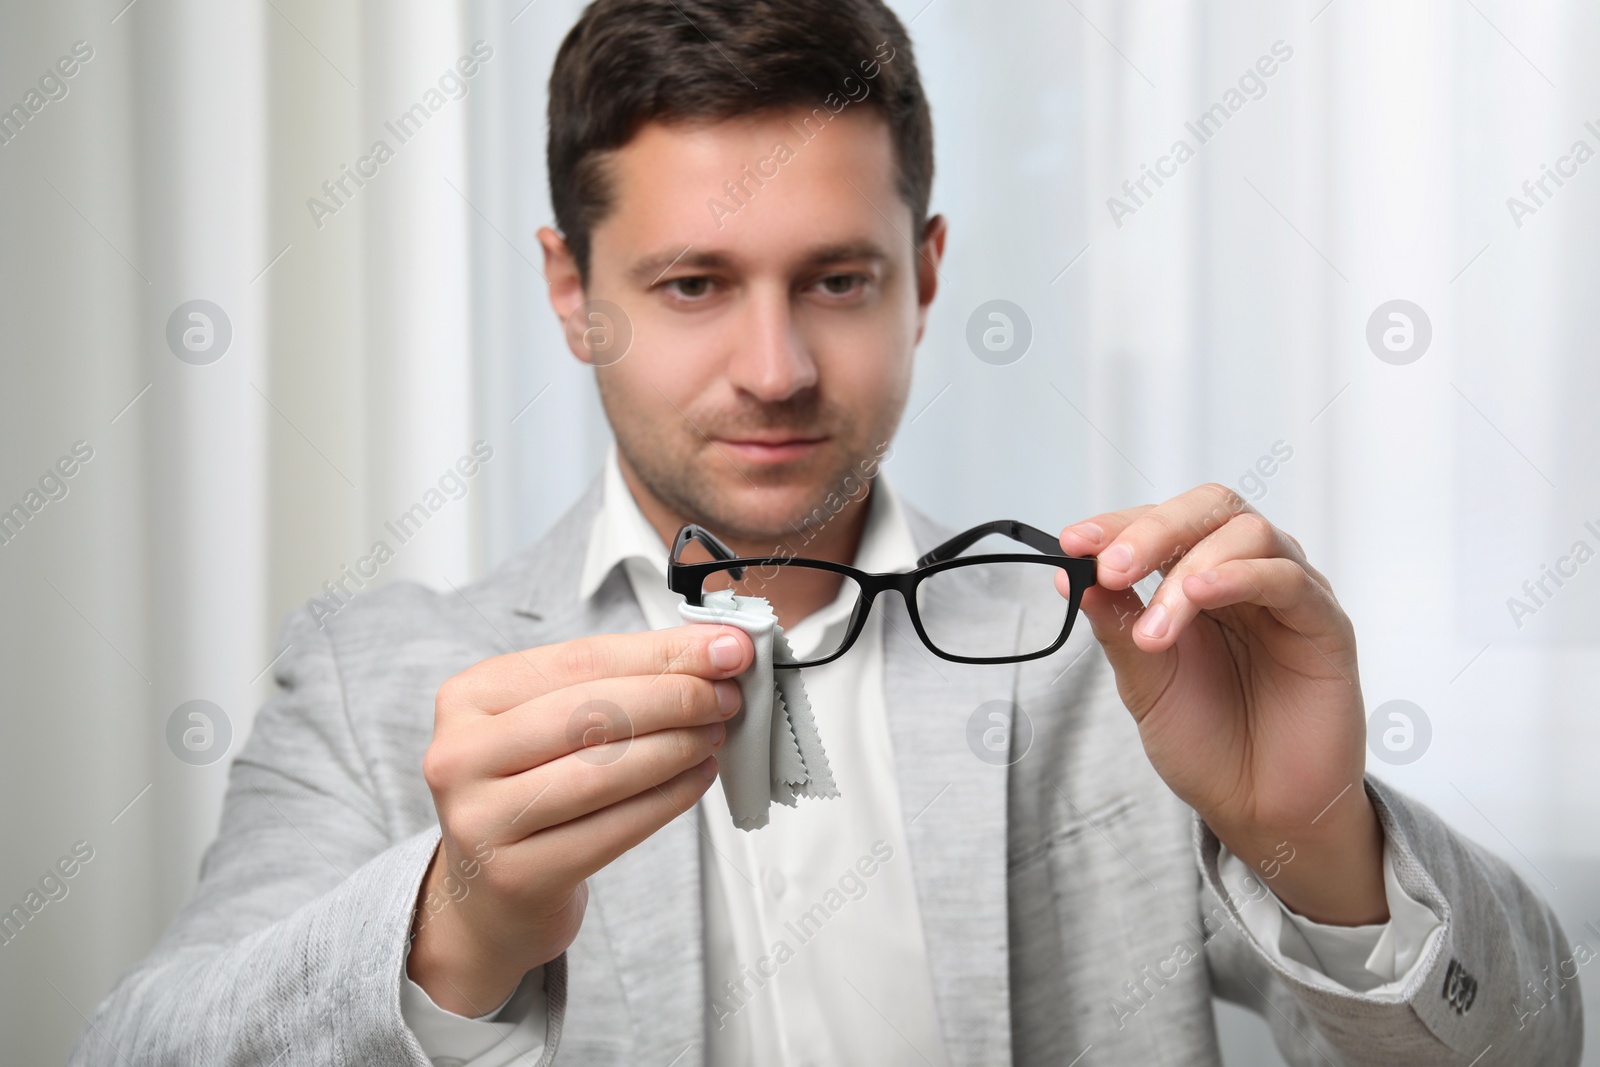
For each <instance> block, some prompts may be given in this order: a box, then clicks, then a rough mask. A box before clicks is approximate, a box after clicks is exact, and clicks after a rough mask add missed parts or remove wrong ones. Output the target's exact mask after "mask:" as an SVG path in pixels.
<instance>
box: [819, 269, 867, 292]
mask: <svg viewBox="0 0 1600 1067" xmlns="http://www.w3.org/2000/svg"><path fill="white" fill-rule="evenodd" d="M818 284H819V285H821V286H822V288H823V290H824V291H825V292H827V293H829V294H830V295H832V296H848V295H849V294H850V293H852V292H854V291H855V290H856V289H857V288H859V287H861V286H862V285H865V284H866V278H865V277H864V276H862V275H860V274H830V275H828V276H827V277H826V278H824V279H822V281H821V282H819V283H818Z"/></svg>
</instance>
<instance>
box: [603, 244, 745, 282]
mask: <svg viewBox="0 0 1600 1067" xmlns="http://www.w3.org/2000/svg"><path fill="white" fill-rule="evenodd" d="M729 262H730V260H729V259H728V257H727V256H725V255H723V254H722V253H721V252H696V251H694V246H693V245H686V246H684V247H683V248H682V249H680V250H679V251H676V252H660V253H657V254H656V255H653V256H646V257H645V258H644V259H641V260H639V262H637V263H635V264H634V265H633V267H632V268H630V269H629V271H628V277H630V278H632V279H633V280H634V281H636V282H640V283H642V284H644V285H654V284H655V283H656V282H658V281H660V280H661V276H662V275H663V274H665V273H667V271H669V270H671V269H672V268H673V267H676V266H680V265H681V266H688V267H706V268H712V269H716V268H719V267H726V266H727V265H728V264H729Z"/></svg>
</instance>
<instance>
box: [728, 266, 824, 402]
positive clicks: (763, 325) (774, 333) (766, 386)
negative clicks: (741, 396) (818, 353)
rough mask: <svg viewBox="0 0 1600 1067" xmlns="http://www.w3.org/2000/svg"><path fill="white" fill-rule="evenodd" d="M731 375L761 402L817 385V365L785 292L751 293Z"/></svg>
mask: <svg viewBox="0 0 1600 1067" xmlns="http://www.w3.org/2000/svg"><path fill="white" fill-rule="evenodd" d="M739 331H740V334H741V336H739V337H738V338H736V339H735V341H734V353H733V358H732V359H731V360H730V361H729V363H728V379H729V381H730V382H731V383H732V384H733V385H734V386H735V387H736V388H738V389H741V390H743V391H744V392H747V393H749V394H750V395H752V396H754V397H756V398H757V399H758V400H763V401H767V402H776V401H780V400H787V399H788V398H789V397H791V396H793V395H795V394H796V393H799V392H801V391H802V390H805V389H809V388H811V387H812V386H814V385H816V384H817V364H816V361H815V360H814V359H812V357H811V350H810V347H809V346H808V344H807V343H806V339H805V337H804V336H803V335H802V333H801V331H800V325H799V323H798V322H797V321H796V320H795V315H794V309H793V307H792V306H791V304H790V300H789V294H788V293H786V292H762V291H756V292H754V293H752V295H751V298H750V300H749V302H748V303H747V304H746V307H745V314H744V321H743V322H742V323H740V325H739Z"/></svg>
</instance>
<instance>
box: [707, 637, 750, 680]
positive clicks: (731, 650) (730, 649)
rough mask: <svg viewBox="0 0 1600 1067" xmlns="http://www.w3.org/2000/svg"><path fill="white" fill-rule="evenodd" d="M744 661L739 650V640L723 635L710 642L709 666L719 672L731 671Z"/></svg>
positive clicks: (742, 654)
mask: <svg viewBox="0 0 1600 1067" xmlns="http://www.w3.org/2000/svg"><path fill="white" fill-rule="evenodd" d="M743 659H744V653H743V652H742V651H740V649H739V639H738V638H737V637H733V636H731V635H730V634H723V635H722V636H721V637H719V638H717V639H716V640H715V641H713V642H711V665H712V666H713V667H715V668H716V669H717V670H719V671H731V670H733V669H734V668H735V667H737V666H738V665H739V663H740V661H742V660H743Z"/></svg>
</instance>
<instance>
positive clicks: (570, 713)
mask: <svg viewBox="0 0 1600 1067" xmlns="http://www.w3.org/2000/svg"><path fill="white" fill-rule="evenodd" d="M739 704H740V694H739V683H738V682H736V681H734V680H733V679H731V678H722V679H718V680H717V681H714V682H713V681H707V680H706V679H704V678H699V677H696V676H695V675H691V674H657V675H653V676H651V677H648V678H647V677H641V676H634V677H632V678H607V679H604V680H602V681H598V682H586V683H583V684H581V685H571V686H568V687H567V688H565V689H561V690H557V691H556V692H554V693H547V694H545V695H544V696H541V697H536V698H534V699H533V700H530V701H527V702H525V703H523V704H520V705H518V706H517V707H515V708H512V709H511V710H509V711H506V712H503V713H502V714H499V715H487V716H483V717H481V718H478V719H474V720H470V721H467V722H463V723H461V724H459V726H458V727H457V736H455V737H453V738H452V745H451V747H452V751H453V759H454V761H455V762H456V764H457V766H456V768H455V772H456V773H457V774H460V775H467V776H471V777H480V778H488V777H499V776H504V775H510V774H520V773H521V772H523V771H525V770H528V769H529V768H531V767H537V766H538V765H540V764H541V763H548V762H549V761H551V760H554V759H559V758H560V757H562V756H565V755H567V754H568V753H570V752H576V751H578V750H579V749H582V748H586V747H591V746H594V745H599V744H606V743H609V742H616V741H625V740H627V739H628V738H630V737H639V736H642V735H645V734H651V733H655V732H657V731H659V730H667V729H673V728H682V727H688V726H703V725H706V724H709V723H713V722H722V721H724V720H726V719H729V718H732V717H733V715H734V714H736V713H737V712H738V710H739Z"/></svg>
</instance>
